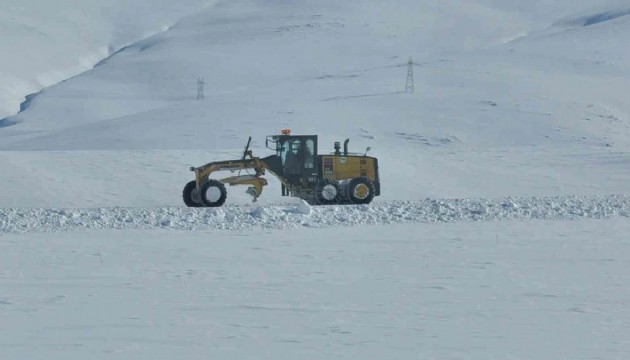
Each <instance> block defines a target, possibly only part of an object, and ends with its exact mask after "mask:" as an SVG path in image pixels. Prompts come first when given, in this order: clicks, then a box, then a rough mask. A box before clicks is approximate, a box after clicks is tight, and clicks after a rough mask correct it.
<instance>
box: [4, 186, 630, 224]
mask: <svg viewBox="0 0 630 360" xmlns="http://www.w3.org/2000/svg"><path fill="white" fill-rule="evenodd" d="M306 206H308V205H306ZM306 206H305V205H304V204H298V205H297V206H264V207H254V208H252V207H250V206H226V207H223V208H219V209H216V208H206V209H194V208H183V207H181V208H180V207H165V208H95V209H17V208H11V209H0V233H30V232H58V231H82V230H101V229H164V228H167V229H173V230H191V231H192V230H254V229H261V228H262V229H273V230H283V229H295V228H301V227H312V228H325V227H332V226H359V225H366V224H371V225H385V224H395V223H418V222H421V223H450V222H464V221H499V220H574V219H583V218H589V219H604V218H610V217H616V216H623V217H630V196H625V195H610V196H606V197H576V196H562V197H545V198H537V197H532V198H511V197H510V198H504V199H443V200H432V199H426V200H423V201H391V202H375V203H373V204H371V205H359V206H320V207H310V206H308V207H306Z"/></svg>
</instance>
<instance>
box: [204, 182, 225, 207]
mask: <svg viewBox="0 0 630 360" xmlns="http://www.w3.org/2000/svg"><path fill="white" fill-rule="evenodd" d="M226 198H227V190H226V189H225V185H224V184H223V183H222V182H220V181H218V180H214V179H211V180H208V181H206V182H205V183H204V184H203V186H202V187H201V201H202V202H203V203H204V205H205V206H208V207H219V206H221V205H223V204H224V203H225V199H226Z"/></svg>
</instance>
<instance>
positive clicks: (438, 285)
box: [0, 219, 630, 360]
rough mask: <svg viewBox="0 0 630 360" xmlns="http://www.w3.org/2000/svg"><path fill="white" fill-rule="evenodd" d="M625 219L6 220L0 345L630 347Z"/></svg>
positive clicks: (441, 350) (211, 353)
mask: <svg viewBox="0 0 630 360" xmlns="http://www.w3.org/2000/svg"><path fill="white" fill-rule="evenodd" d="M628 232H630V222H629V221H628V220H626V219H623V220H621V219H616V220H605V221H603V220H588V221H586V220H584V221H577V222H564V221H540V222H535V223H532V222H520V221H504V222H479V223H457V224H425V225H395V226H364V227H358V228H356V227H353V228H338V229H315V230H313V229H300V230H289V231H276V230H272V231H256V232H253V231H249V230H245V231H196V232H190V231H184V232H179V231H101V232H88V233H59V234H54V235H51V234H39V235H34V234H27V235H1V237H0V246H1V249H2V251H0V264H2V268H1V270H0V281H1V284H2V287H1V288H2V293H0V318H1V319H2V321H1V322H0V334H2V336H1V337H0V357H1V358H2V359H51V360H52V359H60V360H61V359H63V360H74V359H77V360H78V359H86V358H89V359H112V358H117V359H173V358H178V359H179V358H181V359H200V360H201V359H208V358H213V359H214V358H216V359H279V358H281V359H293V358H300V359H309V360H310V359H386V358H387V359H409V358H414V359H415V358H421V359H479V360H486V359H619V360H621V359H625V358H627V356H628V354H629V353H630V343H629V342H628V336H627V329H628V327H629V326H630V312H628V304H629V303H630V290H629V288H628V286H627V284H628V282H629V281H630V275H629V274H630V272H628V264H629V263H630V242H629V240H628V239H629V238H628V236H626V234H627V233H628Z"/></svg>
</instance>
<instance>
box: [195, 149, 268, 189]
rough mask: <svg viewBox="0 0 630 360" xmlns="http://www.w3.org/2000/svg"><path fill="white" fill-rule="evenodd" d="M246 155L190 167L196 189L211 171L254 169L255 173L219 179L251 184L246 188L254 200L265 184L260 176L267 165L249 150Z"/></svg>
mask: <svg viewBox="0 0 630 360" xmlns="http://www.w3.org/2000/svg"><path fill="white" fill-rule="evenodd" d="M246 155H248V156H249V159H242V160H227V161H217V162H211V163H208V164H206V165H203V166H200V167H197V168H195V167H191V168H190V170H191V171H194V172H195V179H196V182H197V190H201V186H202V185H203V183H204V182H205V181H206V180H207V179H208V177H209V176H210V174H212V173H213V172H216V171H224V170H229V171H232V172H234V171H237V170H246V169H254V170H255V171H256V174H255V175H240V176H231V177H228V178H225V179H221V180H220V181H221V182H222V183H225V184H229V185H230V186H234V185H251V186H252V188H250V189H248V191H247V192H248V193H249V194H250V195H252V196H253V197H254V201H255V200H256V199H257V198H258V197H259V196H260V194H261V193H262V188H263V186H266V185H267V180H265V179H264V178H262V177H261V176H262V175H264V174H265V169H266V168H267V166H266V164H265V162H264V161H261V160H260V159H259V158H257V157H254V156H253V155H252V152H251V150H249V151H247V152H246Z"/></svg>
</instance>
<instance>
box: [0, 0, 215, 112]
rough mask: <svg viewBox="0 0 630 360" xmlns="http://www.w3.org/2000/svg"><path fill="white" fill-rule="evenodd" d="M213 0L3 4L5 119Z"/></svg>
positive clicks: (1, 96)
mask: <svg viewBox="0 0 630 360" xmlns="http://www.w3.org/2000/svg"><path fill="white" fill-rule="evenodd" d="M213 3H215V1H211V0H187V1H186V2H184V3H182V2H177V1H172V0H157V1H143V0H90V1H81V0H55V1H42V0H4V1H3V2H2V4H1V5H0V49H2V56H0V69H1V71H0V117H5V116H9V115H12V114H14V113H15V112H17V111H18V110H19V104H20V103H21V102H23V101H24V96H26V95H28V94H31V93H35V92H38V91H39V90H41V89H42V87H48V86H51V85H55V84H57V83H58V82H60V81H63V80H66V79H68V78H70V77H72V76H75V75H78V74H80V73H83V72H84V71H88V70H90V69H91V68H92V67H93V66H94V65H95V64H96V63H98V62H99V61H100V60H102V59H103V58H104V57H107V56H109V55H111V54H112V53H113V52H115V51H116V50H118V49H120V48H121V47H123V46H126V45H129V44H131V43H134V42H136V41H138V40H141V39H143V38H145V37H148V36H150V35H153V34H155V33H157V32H161V31H164V30H165V29H167V28H168V27H169V26H171V25H173V24H174V23H176V22H177V21H178V20H179V19H181V18H183V17H186V16H187V15H190V14H193V13H195V12H197V11H199V10H201V9H204V8H207V7H209V6H211V5H212V4H213Z"/></svg>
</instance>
